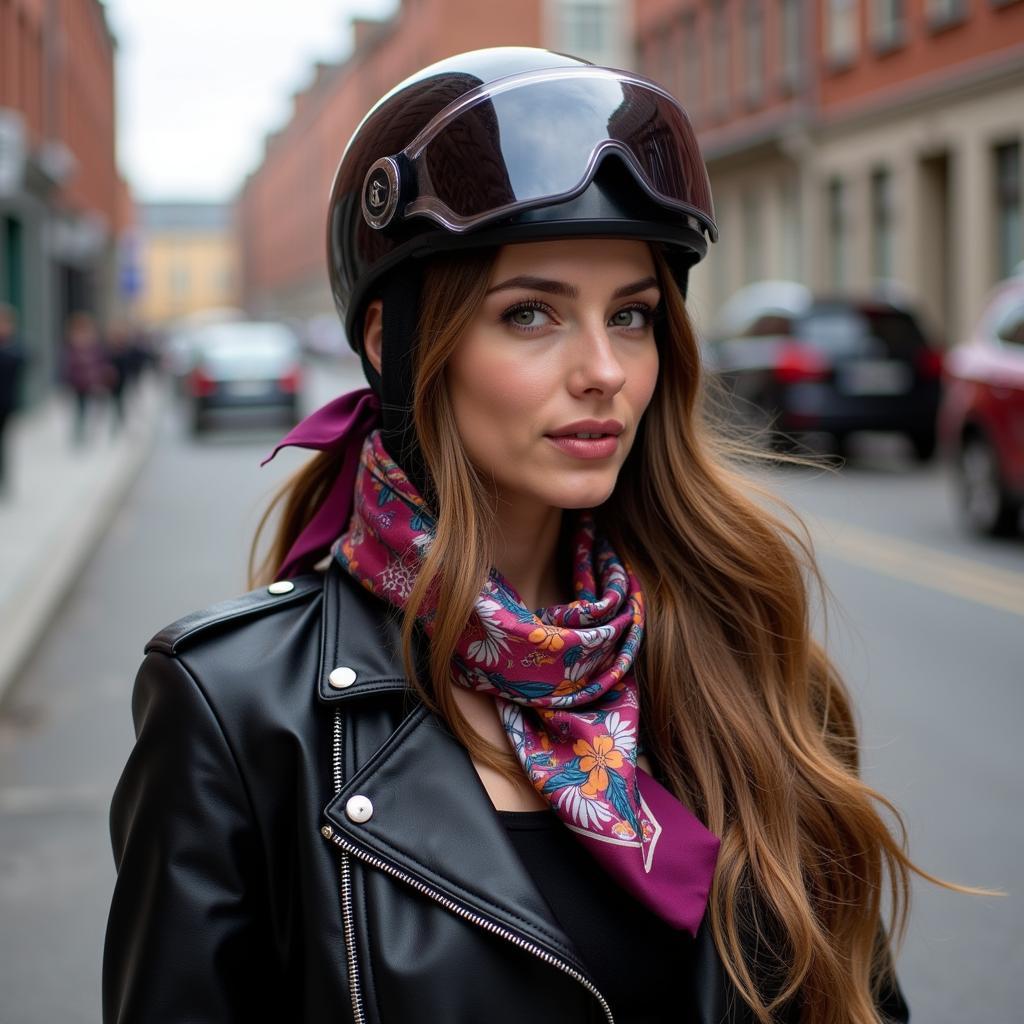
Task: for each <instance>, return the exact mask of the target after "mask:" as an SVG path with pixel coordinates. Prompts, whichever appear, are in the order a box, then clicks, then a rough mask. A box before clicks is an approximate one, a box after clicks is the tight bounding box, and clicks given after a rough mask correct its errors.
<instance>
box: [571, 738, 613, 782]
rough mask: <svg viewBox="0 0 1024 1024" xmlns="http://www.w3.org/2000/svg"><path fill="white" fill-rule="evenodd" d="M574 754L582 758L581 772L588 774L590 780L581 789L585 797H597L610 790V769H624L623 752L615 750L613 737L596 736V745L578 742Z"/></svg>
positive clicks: (582, 741) (574, 746) (574, 747)
mask: <svg viewBox="0 0 1024 1024" xmlns="http://www.w3.org/2000/svg"><path fill="white" fill-rule="evenodd" d="M572 752H573V753H574V754H578V755H579V757H580V771H582V772H588V773H589V776H590V777H589V778H588V779H587V781H586V782H584V783H583V785H582V786H581V787H580V792H581V793H582V794H583V795H584V796H597V794H598V793H603V792H604V791H605V790H606V789H607V788H608V772H607V770H606V769H608V768H621V767H622V751H621V750H616V749H615V740H613V739H612V738H611V736H596V737H595V738H594V745H593V746H591V745H590V744H589V743H588V742H587V741H586V740H577V741H576V742H575V743H574V744H573V747H572Z"/></svg>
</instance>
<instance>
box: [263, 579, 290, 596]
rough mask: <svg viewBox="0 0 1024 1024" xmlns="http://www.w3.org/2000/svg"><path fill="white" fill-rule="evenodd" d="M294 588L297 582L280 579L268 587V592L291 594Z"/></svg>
mask: <svg viewBox="0 0 1024 1024" xmlns="http://www.w3.org/2000/svg"><path fill="white" fill-rule="evenodd" d="M294 589H295V584H294V583H292V581H291V580H278V581H277V582H276V583H271V584H270V586H269V587H267V592H268V593H270V594H290V593H291V592H292V591H293V590H294Z"/></svg>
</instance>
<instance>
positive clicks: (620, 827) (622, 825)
mask: <svg viewBox="0 0 1024 1024" xmlns="http://www.w3.org/2000/svg"><path fill="white" fill-rule="evenodd" d="M612 831H613V832H614V833H615V834H616V835H617V836H618V837H619V838H620V839H635V838H636V832H635V831H634V830H633V826H632V825H630V823H629V822H628V821H617V822H615V824H614V825H612Z"/></svg>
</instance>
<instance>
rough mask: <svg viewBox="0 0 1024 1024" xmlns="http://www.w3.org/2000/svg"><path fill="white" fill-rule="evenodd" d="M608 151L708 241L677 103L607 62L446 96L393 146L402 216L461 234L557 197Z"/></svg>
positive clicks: (699, 179) (706, 210)
mask: <svg viewBox="0 0 1024 1024" xmlns="http://www.w3.org/2000/svg"><path fill="white" fill-rule="evenodd" d="M609 153H614V154H616V155H617V156H618V157H619V158H620V159H622V160H623V162H624V163H625V164H626V165H627V166H628V167H629V168H630V169H631V170H632V172H633V176H634V177H635V178H636V180H637V182H638V184H639V185H640V186H641V187H642V188H643V189H644V191H645V192H647V193H648V195H649V196H650V197H651V198H652V199H654V200H655V201H656V202H658V203H659V204H661V205H662V206H664V207H667V208H668V209H669V210H670V211H678V213H679V214H680V215H681V216H683V217H685V216H687V215H688V216H689V217H692V218H695V219H696V220H697V222H698V225H699V227H700V228H702V229H704V230H706V231H707V232H708V234H709V235H710V236H711V239H712V241H715V240H716V239H717V237H718V230H717V228H716V227H715V221H714V208H713V206H712V201H711V188H710V185H709V183H708V177H707V170H706V169H705V166H704V161H703V158H702V157H701V154H700V149H699V147H698V145H697V139H696V136H695V134H694V131H693V128H692V126H691V124H690V121H689V118H688V117H687V116H686V113H685V111H684V110H683V109H682V107H680V106H679V104H678V103H677V102H676V101H675V100H674V99H673V98H672V96H671V95H670V94H669V93H667V92H665V91H664V90H662V89H661V88H660V87H659V86H657V85H655V84H654V83H653V82H649V81H647V80H645V79H641V78H638V77H637V76H633V75H629V74H626V73H624V72H615V71H611V70H609V69H605V68H573V69H568V70H564V71H563V70H560V71H544V72H533V73H530V74H528V75H522V76H516V77H514V78H507V79H503V80H499V81H498V82H494V83H491V84H490V85H488V86H482V87H481V88H480V89H477V90H474V91H473V92H471V93H468V94H467V95H465V96H463V97H461V98H460V99H459V100H457V101H455V102H454V103H452V104H450V105H449V106H448V107H447V108H445V110H443V111H442V112H441V113H440V114H438V116H437V117H435V118H434V120H433V121H431V123H430V124H429V125H427V127H426V128H425V129H424V130H423V131H422V132H420V134H419V135H418V136H417V137H416V138H415V139H414V140H413V142H412V143H411V144H410V145H409V146H408V147H407V148H406V149H405V150H404V152H403V156H404V157H405V159H406V160H407V161H408V162H409V163H410V164H412V167H413V169H414V173H415V190H414V193H415V194H414V197H413V198H412V199H411V201H410V202H408V204H407V205H406V207H405V216H406V217H410V216H415V215H417V214H419V215H425V216H428V217H431V218H432V219H434V220H436V221H438V222H440V223H441V224H443V225H444V226H445V227H447V228H449V229H450V230H453V231H467V230H470V229H471V228H473V227H475V226H477V225H478V224H480V223H482V222H484V221H488V220H493V219H497V218H499V217H503V216H508V215H510V214H512V213H515V212H516V211H517V210H521V209H524V208H528V207H532V206H539V205H546V204H549V203H557V202H559V201H565V200H568V199H571V198H573V197H574V196H575V195H578V194H579V193H580V192H582V191H583V189H585V188H586V187H587V185H588V184H589V183H590V181H591V180H592V179H593V176H594V173H595V172H596V170H597V167H598V165H599V164H600V162H601V160H602V158H603V157H605V156H606V155H607V154H609Z"/></svg>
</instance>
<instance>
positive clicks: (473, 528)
mask: <svg viewBox="0 0 1024 1024" xmlns="http://www.w3.org/2000/svg"><path fill="white" fill-rule="evenodd" d="M654 253H655V259H656V263H657V267H658V276H659V279H660V285H661V289H662V295H663V301H664V304H665V321H664V324H663V325H662V327H661V328H660V329H659V335H658V337H659V347H660V370H659V379H658V384H657V387H656V390H655V393H654V396H653V398H652V400H651V404H650V406H649V407H648V409H647V412H646V414H645V416H644V419H643V421H642V422H641V426H640V430H639V433H638V436H637V438H636V440H635V443H634V446H633V449H632V451H631V452H630V455H629V457H628V458H627V460H626V462H625V464H624V466H623V468H622V471H621V472H620V475H619V478H618V481H617V483H616V487H615V490H614V492H613V494H612V495H611V497H610V498H609V499H608V501H607V502H605V504H604V505H603V506H601V508H599V509H598V510H596V514H597V516H598V525H599V527H600V528H602V529H603V530H604V531H605V532H606V534H607V536H608V537H609V538H610V540H611V541H612V543H613V544H614V546H615V549H616V550H617V551H618V552H619V553H620V554H621V555H622V556H623V557H624V558H625V559H626V560H628V561H629V562H630V564H631V566H632V568H633V570H634V572H635V573H636V575H637V576H638V578H639V579H640V581H641V583H642V585H643V591H644V595H645V599H646V606H647V624H646V636H645V640H644V643H643V644H642V646H641V650H640V654H639V658H638V662H637V666H636V671H637V676H638V681H639V684H640V685H639V692H640V697H641V701H642V708H643V714H642V717H643V719H644V723H645V730H646V732H647V734H648V736H649V738H650V742H651V746H652V748H653V750H652V753H653V754H654V757H655V759H656V761H657V763H658V764H659V765H660V767H661V769H662V772H663V774H664V776H665V777H666V779H667V783H668V785H669V787H670V788H671V789H672V790H673V791H674V792H675V794H676V795H677V796H678V798H679V799H680V800H681V801H683V802H684V803H685V804H686V805H687V806H688V807H690V808H691V809H692V810H693V811H694V812H695V813H696V814H697V815H698V817H699V818H700V819H701V820H702V821H703V822H704V823H705V824H706V825H707V826H708V827H709V828H710V829H711V830H712V831H713V832H714V833H715V834H716V835H718V836H720V837H721V839H722V845H721V850H720V854H719V859H718V866H717V869H716V873H715V881H714V887H713V891H712V895H711V901H710V903H709V907H708V914H709V916H710V922H709V923H710V927H711V929H712V934H713V936H714V939H715V942H716V945H717V947H718V950H719V953H720V955H721V957H722V960H723V962H724V964H725V967H726V970H727V971H728V973H729V975H730V977H731V978H732V980H733V982H734V984H735V985H736V986H737V988H738V989H739V991H740V993H741V994H742V996H743V998H744V999H745V1000H746V1001H747V1002H748V1003H749V1004H750V1006H751V1007H753V1009H754V1012H755V1015H756V1017H757V1019H758V1020H759V1021H761V1022H765V1024H768V1022H770V1021H771V1020H773V1019H774V1017H775V1016H776V1013H777V1012H778V1011H780V1010H781V1009H782V1008H783V1007H784V1006H785V1005H786V1004H787V1002H788V1001H789V1000H791V999H794V998H796V999H799V1001H800V1003H801V1005H802V1020H804V1021H806V1022H811V1024H874V1022H876V1021H877V1020H878V1015H877V1012H876V1010H875V1009H874V1006H875V1005H876V1000H877V997H878V993H879V990H880V988H881V986H882V985H883V983H885V982H886V981H887V980H891V974H890V972H891V971H892V959H891V955H890V944H891V943H894V944H895V945H896V946H897V947H898V946H899V944H900V943H901V942H902V939H903V935H904V933H905V930H906V924H907V914H908V909H909V897H910V873H911V872H912V871H913V872H916V873H918V874H919V875H921V876H922V877H924V878H927V879H929V880H930V881H933V882H937V883H938V884H942V885H946V884H947V883H944V882H941V881H940V880H939V879H936V878H933V877H932V876H931V875H929V874H927V873H926V872H924V871H922V870H920V869H919V868H917V867H916V866H915V865H914V864H913V863H912V862H911V861H910V860H909V858H908V856H907V851H906V834H905V829H904V826H903V822H902V820H901V818H900V815H899V813H898V812H897V810H896V808H895V807H894V806H893V805H892V804H891V803H890V802H889V801H888V800H886V798H885V797H883V796H882V795H880V794H879V793H877V792H876V791H875V790H873V789H871V788H870V787H869V786H867V785H866V784H865V783H864V782H863V781H862V780H861V779H860V777H859V764H858V745H857V730H856V724H855V721H854V716H853V712H852V708H851V703H850V698H849V694H848V692H847V690H846V687H845V686H844V684H843V682H842V680H841V679H840V677H839V675H838V673H837V671H836V669H835V667H834V666H833V664H832V663H831V661H830V660H829V658H828V657H827V656H826V654H825V652H824V650H823V649H822V647H821V646H820V645H819V644H818V643H817V642H816V641H815V640H814V639H813V638H812V636H811V628H810V621H809V614H810V601H809V591H810V589H811V587H812V586H816V587H817V588H818V590H819V592H820V593H821V594H822V595H824V594H825V593H826V588H825V585H824V583H823V581H822V578H821V576H820V573H819V571H818V568H817V566H816V563H815V558H814V553H813V548H812V544H811V540H810V536H809V533H808V531H807V529H806V527H805V525H804V524H803V523H802V521H801V520H800V519H799V517H798V516H797V515H796V514H795V513H794V512H793V511H792V510H791V509H790V508H789V507H788V506H787V505H785V504H784V503H783V502H782V501H781V500H779V499H778V498H777V497H775V496H774V495H773V494H772V493H771V492H770V491H769V490H768V489H766V488H764V487H763V486H760V485H757V484H755V483H754V482H753V481H752V479H751V478H750V474H749V473H748V472H747V469H746V467H747V464H748V463H749V462H750V460H755V461H756V460H763V459H766V458H769V457H772V458H778V456H767V455H763V454H762V453H761V450H760V449H759V448H757V447H755V446H753V445H752V444H750V443H744V442H743V440H742V439H738V438H737V437H735V436H730V435H729V434H728V433H727V432H726V431H724V430H723V429H722V427H721V425H720V423H719V422H718V419H719V418H718V417H716V416H715V415H713V409H712V403H711V402H710V400H709V395H711V394H712V390H711V388H710V385H709V384H708V383H707V382H706V381H705V379H704V375H703V373H702V369H701V359H700V354H699V349H698V346H697V341H696V338H695V334H694V330H693V327H692V325H691V323H690V319H689V316H688V314H687V310H686V306H685V302H684V299H683V296H682V294H681V292H680V291H679V289H678V287H677V286H676V284H675V282H674V280H673V278H672V275H671V274H670V273H669V271H668V267H667V264H666V262H665V260H664V258H663V257H662V255H661V254H660V253H659V252H658V251H657V250H654ZM493 258H494V254H493V253H487V252H474V253H470V254H465V253H463V254H457V255H450V256H446V257H444V258H439V259H435V260H434V261H432V263H431V264H430V265H429V266H428V268H427V270H426V274H425V281H424V293H423V294H424V302H423V312H422V315H421V321H420V339H419V344H418V347H417V352H416V359H415V363H416V366H415V377H414V380H415V383H414V390H415V398H414V418H415V424H416V430H417V433H418V436H419V439H420V444H421V447H422V450H423V453H424V458H425V461H426V464H427V467H428V469H429V472H430V476H431V478H432V482H433V487H434V492H435V493H434V498H435V502H436V512H437V530H436V536H435V539H434V542H433V544H432V545H431V547H430V550H429V553H428V555H427V558H426V561H425V564H424V566H423V569H422V571H421V572H420V574H419V576H418V578H417V580H416V583H415V586H414V587H413V590H412V593H411V595H410V596H409V598H408V600H407V604H406V608H405V613H404V617H403V625H402V643H403V657H404V661H405V667H406V672H407V674H408V677H409V679H410V680H411V682H412V684H413V686H414V687H415V688H416V690H417V691H418V692H419V695H420V697H421V699H422V700H423V701H424V702H425V703H426V704H427V705H428V706H429V707H430V708H431V709H432V710H433V711H434V712H435V713H437V714H439V715H441V716H442V717H443V718H444V719H445V720H446V721H447V722H448V723H449V725H450V727H451V729H452V730H453V732H454V733H455V734H456V736H457V737H458V738H459V740H460V741H461V742H462V743H463V744H464V745H465V746H466V748H467V749H468V751H469V752H470V754H471V756H472V757H473V758H474V759H475V760H477V761H478V762H482V763H484V764H487V765H490V766H491V767H493V768H495V769H497V770H498V771H500V772H502V773H503V774H504V775H506V776H507V777H508V778H510V779H511V780H513V782H516V781H520V782H521V780H522V778H523V775H522V768H521V767H520V765H519V763H518V761H517V760H516V758H515V757H514V755H513V753H512V751H511V750H510V749H508V748H504V749H501V748H498V747H496V746H494V745H492V744H491V743H489V742H488V741H486V740H484V739H483V738H482V737H480V736H479V735H478V734H477V733H476V732H475V730H473V728H472V727H471V726H470V725H469V724H468V722H467V721H466V719H465V718H464V716H463V715H462V713H461V712H460V710H459V708H458V706H457V705H456V703H455V701H454V699H453V698H452V695H451V685H450V682H449V672H450V670H449V666H450V662H451V657H452V654H453V652H454V650H455V647H456V643H457V641H458V639H459V636H460V634H461V633H462V631H463V629H464V627H465V625H466V623H467V622H468V621H469V619H470V616H471V615H472V614H473V607H474V600H475V598H476V596H477V594H478V592H479V590H480V588H481V586H482V585H483V582H484V580H485V579H486V576H487V572H488V569H489V567H490V565H491V548H490V543H489V537H490V530H489V524H490V522H491V521H492V520H491V515H490V511H489V510H490V509H491V507H492V506H491V501H492V492H491V490H490V489H489V488H488V486H487V481H486V480H485V479H483V478H482V477H481V475H480V474H479V473H478V472H477V470H476V469H475V468H474V467H473V465H472V464H471V463H470V461H469V459H468V457H467V455H466V452H465V449H464V448H463V446H462V442H461V439H460V436H459V432H458V430H457V428H456V423H455V417H454V414H453V411H452V405H451V402H450V401H449V397H448V389H447V384H446V372H445V368H446V364H447V362H448V359H449V357H450V355H451V353H452V352H453V350H454V349H455V347H456V345H457V344H458V343H459V340H460V338H461V337H462V335H463V333H464V331H465V329H466V328H467V327H468V325H469V324H470V322H471V321H472V319H473V317H474V316H475V315H476V312H477V310H478V309H479V306H480V304H481V303H482V301H483V299H484V295H485V292H486V289H487V286H488V280H489V276H490V270H491V266H492V264H493ZM786 459H787V461H792V462H800V461H802V460H800V459H799V458H796V457H792V456H790V457H786ZM803 461H805V460H803ZM336 471H337V465H336V463H334V462H332V457H331V456H330V455H329V454H323V455H319V456H316V457H315V458H313V459H312V460H311V462H310V463H309V464H308V466H307V467H306V468H305V469H303V470H302V471H300V472H299V473H298V474H297V475H296V477H294V478H293V480H291V481H289V482H288V483H287V484H286V485H285V487H284V488H283V489H282V490H281V491H280V492H279V494H278V496H277V498H276V499H275V501H274V504H277V503H278V502H283V503H284V512H283V517H282V520H281V523H280V524H279V526H278V529H277V534H276V537H275V539H274V542H273V545H272V547H271V550H270V552H269V553H268V555H267V557H266V559H265V560H264V562H263V565H262V567H261V569H260V570H259V571H258V572H257V573H254V574H253V576H252V584H253V585H254V586H255V585H258V584H259V583H261V582H266V581H268V580H269V579H271V578H272V575H271V574H272V572H273V568H274V567H275V566H276V565H278V564H280V562H281V560H282V559H283V556H284V554H285V552H286V551H287V549H288V548H289V547H290V545H291V543H292V541H293V540H294V538H295V536H296V535H297V533H298V531H299V530H300V529H301V528H302V526H303V525H304V523H305V522H307V521H308V520H309V518H310V517H311V516H312V514H313V512H314V511H315V509H316V506H317V503H318V501H319V500H322V497H323V495H324V493H325V490H326V487H327V486H328V484H329V482H330V480H331V479H332V477H333V474H334V473H335V472H336ZM770 506H774V508H775V509H776V510H777V511H773V510H772V508H771V507H770ZM273 507H274V506H273V505H272V506H271V509H268V512H267V515H269V514H270V512H271V510H272V509H273ZM265 523H266V516H265V517H264V520H263V522H262V523H261V529H262V527H263V526H264V525H265ZM258 539H259V532H257V538H256V541H254V543H253V558H252V559H251V560H250V567H251V566H252V564H253V561H254V558H255V551H256V543H257V542H258ZM432 583H433V584H434V585H436V586H437V588H438V589H437V597H438V605H437V614H436V618H435V620H434V623H433V636H432V639H431V643H430V645H429V679H428V680H425V681H424V680H421V679H419V678H418V676H417V672H416V666H415V664H414V657H413V643H414V631H415V625H416V613H417V610H418V609H419V607H420V605H421V603H422V602H423V601H424V599H425V598H426V596H427V592H428V588H429V587H430V586H431V584H432ZM886 816H887V817H888V818H889V819H890V821H891V825H890V824H888V823H887V821H886ZM949 887H950V888H959V887H956V886H952V885H950V886H949ZM886 903H887V909H888V914H887V923H886V925H885V927H884V928H883V926H882V915H883V904H886ZM752 936H753V937H754V938H755V939H756V943H751V942H750V938H751V937H752ZM744 940H746V941H744ZM755 945H756V949H757V952H756V955H755V954H752V953H751V948H752V946H755Z"/></svg>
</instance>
